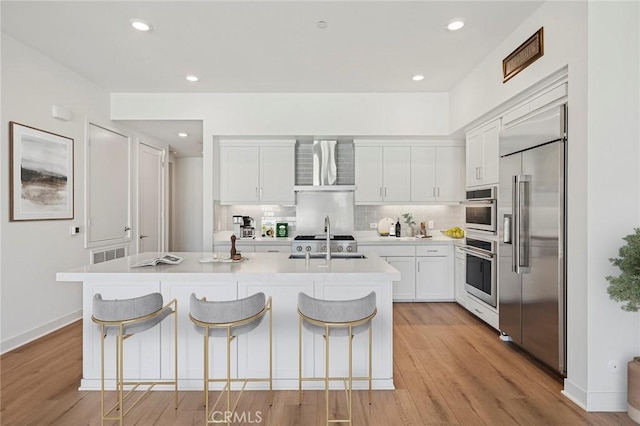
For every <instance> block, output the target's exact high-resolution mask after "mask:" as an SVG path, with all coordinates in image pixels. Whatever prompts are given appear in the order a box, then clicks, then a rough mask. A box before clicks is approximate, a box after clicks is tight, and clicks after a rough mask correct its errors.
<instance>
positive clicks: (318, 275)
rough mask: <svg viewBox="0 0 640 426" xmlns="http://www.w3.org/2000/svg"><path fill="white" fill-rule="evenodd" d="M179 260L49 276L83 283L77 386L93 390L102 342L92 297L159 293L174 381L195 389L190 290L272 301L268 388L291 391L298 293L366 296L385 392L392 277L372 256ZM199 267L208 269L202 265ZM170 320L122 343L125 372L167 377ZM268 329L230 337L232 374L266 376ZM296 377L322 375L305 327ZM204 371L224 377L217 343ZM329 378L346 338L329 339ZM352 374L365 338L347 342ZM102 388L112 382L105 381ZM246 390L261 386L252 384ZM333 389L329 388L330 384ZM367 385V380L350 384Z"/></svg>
mask: <svg viewBox="0 0 640 426" xmlns="http://www.w3.org/2000/svg"><path fill="white" fill-rule="evenodd" d="M175 254H177V255H179V256H182V257H184V258H185V260H184V261H183V262H182V263H181V264H178V265H164V264H159V265H157V266H147V267H142V268H133V267H132V266H131V265H133V264H135V263H137V262H139V261H141V260H144V259H151V258H154V257H159V256H160V255H161V253H142V254H139V255H134V256H129V257H126V258H122V259H116V260H112V261H109V262H104V263H99V264H96V265H90V266H84V267H81V268H77V269H74V270H71V271H67V272H59V273H58V274H57V277H56V278H57V280H58V281H81V282H82V283H83V284H82V285H83V372H82V382H81V387H80V388H81V389H84V390H89V389H100V335H99V329H98V326H97V325H95V324H94V323H93V322H92V321H91V313H92V303H93V296H94V294H96V293H101V294H102V296H103V298H105V299H115V298H120V299H124V298H130V297H137V296H141V295H144V294H148V293H152V292H159V293H161V294H162V296H163V298H164V300H165V303H167V302H168V301H170V300H172V299H174V298H175V299H177V300H178V379H179V387H180V389H183V390H189V389H193V390H201V389H202V386H203V384H202V377H203V370H202V368H203V359H202V356H203V347H202V345H203V339H202V335H201V334H199V333H198V332H197V331H196V330H195V328H194V325H193V323H192V322H191V321H190V320H189V316H188V314H189V297H190V295H191V293H195V294H196V295H197V296H198V297H203V296H205V297H206V298H207V299H208V300H234V299H238V298H243V297H247V296H249V295H251V294H254V293H257V292H264V293H265V295H266V296H267V297H269V296H271V297H272V303H273V378H274V381H273V386H274V389H297V387H298V382H297V378H298V314H297V300H298V293H300V292H304V293H306V294H308V295H310V296H312V297H316V298H321V299H352V298H358V297H363V296H365V295H366V294H368V293H369V292H371V291H375V292H376V295H377V307H378V313H377V315H376V317H375V318H374V320H373V353H374V357H373V388H374V389H393V388H394V387H393V334H392V333H393V323H392V319H393V312H392V282H393V281H396V280H399V279H400V272H398V270H397V269H395V268H393V267H392V266H390V265H389V264H388V263H386V262H385V261H384V260H383V259H381V258H380V257H378V256H377V255H375V254H373V253H366V252H365V253H363V254H364V255H365V257H366V258H364V259H332V260H330V261H327V260H325V259H311V260H309V261H306V260H305V259H289V254H288V253H246V254H245V256H246V257H245V258H244V260H243V261H241V262H237V263H236V262H234V263H225V262H211V261H212V260H213V259H212V254H211V253H175ZM202 260H207V261H209V262H206V263H205V262H202ZM172 321H173V317H170V318H168V319H167V320H165V321H163V323H161V325H160V326H159V327H155V328H153V329H151V330H148V331H146V332H144V333H141V334H140V335H138V336H136V337H135V338H132V339H130V340H127V343H126V344H125V345H126V346H125V361H124V362H125V364H124V366H125V375H126V376H128V377H130V378H138V379H170V378H171V376H172V374H173V365H174V360H173V351H172V345H173V337H172V333H173V322H172ZM268 330H269V328H268V322H267V321H263V323H262V324H261V325H260V326H259V327H258V328H257V329H256V330H254V331H253V332H251V333H249V334H248V335H243V336H239V337H238V342H237V346H235V345H234V347H233V348H232V353H231V357H232V372H233V374H234V375H238V376H240V377H267V376H268V367H267V360H268V358H267V351H268V347H269V345H268ZM303 333H305V335H304V336H303V371H304V373H303V374H305V375H307V376H309V375H313V374H315V375H323V374H324V367H323V366H324V355H323V341H322V337H320V336H315V335H312V334H310V333H308V332H307V331H306V330H303ZM112 343H113V342H112V341H109V340H108V345H107V346H106V348H107V351H106V367H105V375H106V377H107V378H108V379H113V376H114V365H113V364H114V356H113V345H112ZM211 346H212V348H211V352H210V356H211V360H210V362H211V365H212V366H213V367H212V370H211V372H212V374H213V375H215V376H220V377H221V376H223V375H225V374H226V373H225V362H224V360H225V357H226V354H225V348H224V346H225V345H224V344H222V340H218V339H212V343H211ZM330 348H331V360H332V366H331V368H332V371H331V374H332V375H338V374H342V375H344V374H345V371H346V366H347V361H346V360H347V359H348V358H347V350H346V348H347V345H346V339H345V338H335V340H333V339H332V341H331V346H330ZM353 357H354V371H353V374H354V375H356V376H359V375H360V376H362V375H365V374H366V371H367V363H366V359H367V358H366V357H367V339H366V334H365V335H358V336H356V337H355V338H354V355H353ZM106 384H107V386H112V385H113V380H107V382H106ZM253 385H254V386H253V388H261V387H264V383H255V384H253ZM323 385H324V384H323V383H322V382H307V383H305V385H304V386H305V388H314V387H316V388H320V387H322V386H323ZM338 385H339V384H338V383H336V386H338ZM357 386H362V387H365V386H366V383H364V382H362V383H357V382H354V388H356V387H357Z"/></svg>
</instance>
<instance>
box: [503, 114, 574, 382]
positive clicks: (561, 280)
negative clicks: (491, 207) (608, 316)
mask: <svg viewBox="0 0 640 426" xmlns="http://www.w3.org/2000/svg"><path fill="white" fill-rule="evenodd" d="M566 111H567V109H566V105H561V106H557V107H553V108H551V109H546V110H544V111H542V112H540V113H537V114H534V115H533V116H530V117H527V118H525V119H522V120H520V121H516V122H513V123H511V124H509V125H508V126H505V128H504V130H503V131H502V132H501V133H500V187H499V196H498V237H499V241H500V243H499V249H498V308H499V311H498V313H499V324H500V331H501V333H502V334H503V336H504V338H505V340H511V341H512V342H514V343H516V344H517V345H519V346H520V347H522V348H523V349H525V350H526V351H527V352H529V353H530V354H531V355H533V356H534V357H535V358H537V359H538V360H540V361H542V362H543V363H544V364H546V365H547V366H549V367H551V368H552V369H554V370H555V371H557V372H559V373H560V374H563V375H565V374H566V314H565V306H566V303H565V302H566V300H565V296H566V272H565V251H564V248H565V229H566V227H565V210H566V202H565V189H566V185H565V182H566V179H565V173H566V149H567V132H566V129H567V127H566V125H567V120H566V117H567V115H566Z"/></svg>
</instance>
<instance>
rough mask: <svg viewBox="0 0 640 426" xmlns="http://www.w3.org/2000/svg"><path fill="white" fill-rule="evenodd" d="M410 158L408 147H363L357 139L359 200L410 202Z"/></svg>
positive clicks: (356, 173)
mask: <svg viewBox="0 0 640 426" xmlns="http://www.w3.org/2000/svg"><path fill="white" fill-rule="evenodd" d="M410 158H411V150H410V148H409V147H406V146H360V145H359V144H358V143H357V142H356V146H355V181H356V193H355V200H356V203H359V204H367V203H381V202H393V203H397V202H406V201H409V198H410V193H411V174H410V169H409V167H408V165H409V162H410Z"/></svg>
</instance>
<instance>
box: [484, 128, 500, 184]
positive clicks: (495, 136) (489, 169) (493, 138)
mask: <svg viewBox="0 0 640 426" xmlns="http://www.w3.org/2000/svg"><path fill="white" fill-rule="evenodd" d="M499 136H500V120H494V121H492V122H491V123H489V124H488V125H487V126H486V127H485V128H484V130H483V132H482V162H483V167H482V184H483V185H487V184H492V183H498V181H499V179H500V175H499V172H498V163H499V161H500V159H499V147H498V145H499Z"/></svg>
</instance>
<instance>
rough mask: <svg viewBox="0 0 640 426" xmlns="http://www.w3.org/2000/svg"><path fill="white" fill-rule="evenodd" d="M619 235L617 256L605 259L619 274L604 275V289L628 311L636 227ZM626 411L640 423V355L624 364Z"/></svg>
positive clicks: (636, 268) (639, 273)
mask: <svg viewBox="0 0 640 426" xmlns="http://www.w3.org/2000/svg"><path fill="white" fill-rule="evenodd" d="M634 231H635V232H634V233H633V234H630V235H627V236H626V237H624V238H623V240H625V241H626V244H624V245H623V246H622V247H620V250H619V251H618V257H616V258H611V259H609V260H610V261H611V263H612V264H613V265H614V266H617V267H618V268H620V275H618V276H616V277H614V276H608V277H606V280H607V281H608V282H609V287H608V288H607V292H608V293H609V297H610V298H611V299H613V300H615V301H616V302H624V303H625V304H624V305H622V309H623V310H625V311H629V312H637V311H638V310H640V229H639V228H635V229H634ZM627 414H628V415H629V417H630V418H631V419H632V420H633V421H635V422H636V423H640V357H635V358H633V359H632V360H631V361H629V363H628V365H627Z"/></svg>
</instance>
